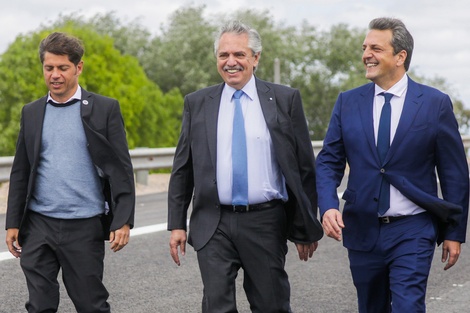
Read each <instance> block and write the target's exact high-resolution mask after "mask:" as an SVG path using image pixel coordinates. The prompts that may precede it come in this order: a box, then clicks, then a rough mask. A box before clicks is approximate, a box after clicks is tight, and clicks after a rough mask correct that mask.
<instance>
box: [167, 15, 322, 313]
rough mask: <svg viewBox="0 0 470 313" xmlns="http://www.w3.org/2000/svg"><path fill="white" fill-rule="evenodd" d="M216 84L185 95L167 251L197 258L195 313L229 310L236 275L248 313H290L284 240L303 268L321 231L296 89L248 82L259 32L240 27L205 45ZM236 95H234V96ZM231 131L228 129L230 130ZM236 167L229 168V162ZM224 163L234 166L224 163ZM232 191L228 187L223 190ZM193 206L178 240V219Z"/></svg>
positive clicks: (309, 150)
mask: <svg viewBox="0 0 470 313" xmlns="http://www.w3.org/2000/svg"><path fill="white" fill-rule="evenodd" d="M214 50H215V54H216V58H217V68H218V71H219V74H220V75H221V77H222V78H223V79H224V81H225V83H224V84H221V85H217V86H212V87H208V88H205V89H202V90H199V91H197V92H194V93H192V94H189V95H187V96H186V98H185V102H184V113H183V124H182V131H181V135H180V139H179V142H178V146H177V149H176V154H175V159H174V164H173V171H172V175H171V179H170V185H169V192H168V229H169V230H171V236H170V253H171V256H172V257H173V260H174V261H175V262H176V263H177V264H178V265H179V264H180V259H179V255H178V249H179V250H180V252H181V254H183V255H184V253H185V249H186V240H188V243H189V244H191V245H192V246H193V247H194V249H195V250H196V251H197V256H198V262H199V267H200V270H201V276H202V281H203V284H204V295H203V301H202V312H217V313H222V312H236V300H235V278H236V276H237V272H238V270H239V269H240V268H243V270H244V289H245V292H246V295H247V298H248V301H249V302H250V307H251V310H252V311H253V312H263V313H267V312H291V309H290V287H289V282H288V278H287V274H286V272H285V270H284V265H285V255H286V253H287V239H289V240H291V241H293V242H294V243H295V245H296V247H297V250H298V253H299V257H300V259H301V260H304V261H307V260H308V259H309V258H310V257H312V254H313V252H314V251H315V250H316V248H317V241H318V240H319V239H320V238H321V237H322V235H323V231H322V228H321V225H320V223H319V221H318V220H317V217H316V215H317V208H316V207H317V196H316V191H315V170H314V156H313V149H312V145H311V141H310V139H309V134H308V129H307V124H306V120H305V116H304V113H303V108H302V102H301V98H300V94H299V91H298V90H295V89H292V88H289V87H286V86H281V85H275V84H272V83H268V82H265V81H262V80H260V79H258V78H256V77H255V76H254V71H255V68H256V67H257V65H258V62H259V58H260V54H261V39H260V37H259V34H258V33H257V32H256V31H255V30H254V29H251V28H249V27H247V26H245V25H243V24H242V23H239V22H230V23H227V24H226V25H225V26H223V27H222V29H221V31H220V33H219V35H218V36H217V37H216V40H215V43H214ZM240 90H241V91H242V92H241V91H240ZM237 92H238V93H241V97H240V105H241V108H242V114H243V115H244V128H245V131H246V135H245V136H243V138H246V153H244V157H245V158H247V176H248V178H247V186H248V190H245V192H246V193H247V198H245V199H244V201H237V200H236V199H238V198H237V196H236V195H235V193H236V191H235V190H236V189H237V187H235V185H237V183H236V180H237V179H239V178H240V177H243V176H244V175H245V174H246V173H245V174H242V173H241V171H240V172H239V173H233V172H232V171H237V170H240V168H241V167H242V166H241V165H237V166H235V165H234V164H235V163H236V161H235V160H236V158H237V157H236V156H234V155H233V154H232V153H235V152H239V151H242V150H244V148H243V145H242V144H236V145H235V146H234V148H233V149H232V144H233V143H234V142H236V140H235V139H233V140H232V135H234V133H236V132H237V129H235V131H233V127H232V125H233V124H234V123H235V122H234V121H233V119H234V116H235V115H236V113H235V111H236V110H235V108H234V104H236V102H237V101H236V100H235V99H234V100H232V95H234V93H235V94H237ZM235 125H237V124H235ZM237 164H238V163H237ZM232 165H233V166H232ZM232 187H233V188H232ZM191 201H192V203H193V208H192V213H191V219H190V222H189V230H190V232H189V237H188V239H187V237H186V229H187V228H186V225H187V212H188V207H189V205H190V202H191Z"/></svg>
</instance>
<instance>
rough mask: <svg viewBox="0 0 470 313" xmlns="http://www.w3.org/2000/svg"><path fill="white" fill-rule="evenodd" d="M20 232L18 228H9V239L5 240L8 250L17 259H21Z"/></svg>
mask: <svg viewBox="0 0 470 313" xmlns="http://www.w3.org/2000/svg"><path fill="white" fill-rule="evenodd" d="M18 231H19V229H18V228H8V229H7V238H6V240H5V242H6V243H7V246H8V250H9V251H10V253H11V254H13V256H14V257H15V258H19V257H21V247H20V245H19V244H18Z"/></svg>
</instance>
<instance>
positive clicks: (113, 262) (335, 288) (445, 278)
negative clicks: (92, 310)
mask: <svg viewBox="0 0 470 313" xmlns="http://www.w3.org/2000/svg"><path fill="white" fill-rule="evenodd" d="M166 210H167V204H166V194H165V193H161V194H153V195H147V196H140V197H138V198H137V208H136V229H135V230H133V233H132V235H131V242H130V244H129V245H128V246H127V247H126V248H125V249H124V250H122V251H120V252H118V253H113V252H109V253H107V255H106V258H105V267H106V269H105V278H104V280H105V283H106V285H107V287H108V290H109V292H110V298H109V302H110V304H111V307H112V311H113V312H114V313H124V312H126V313H129V312H131V313H192V312H201V309H200V301H201V295H202V284H201V279H200V276H199V269H198V266H197V260H196V255H195V253H194V251H193V250H192V248H191V247H189V248H188V251H187V254H186V256H185V257H184V258H183V261H182V265H181V266H180V267H178V266H176V265H175V264H174V263H173V261H172V259H171V257H170V255H169V252H168V251H169V249H168V238H169V233H168V232H167V231H165V230H164V229H165V225H164V223H165V222H166ZM0 220H2V221H4V215H0ZM162 229H163V230H162ZM289 249H290V251H289V253H288V256H287V266H286V269H287V272H288V274H289V276H290V282H291V289H292V297H291V300H292V301H291V302H292V309H293V311H294V312H308V313H349V312H357V304H356V294H355V289H354V286H353V284H352V280H351V278H350V273H349V267H348V260H347V254H346V250H345V249H344V248H343V247H342V245H341V243H339V242H336V241H334V240H333V239H331V238H324V239H322V240H321V241H320V245H319V249H318V250H317V252H316V253H315V255H314V257H313V259H311V260H309V261H308V262H301V261H299V260H298V258H297V255H296V253H295V252H296V251H295V247H294V245H293V244H292V243H290V244H289ZM440 254H441V249H440V248H437V249H436V253H435V257H434V263H433V267H432V269H431V276H430V278H429V284H428V293H427V306H428V311H427V312H428V313H453V312H455V313H457V312H459V313H460V312H469V311H470V309H469V307H470V271H469V269H470V252H469V250H468V246H467V245H463V251H462V255H461V257H460V260H459V262H458V263H457V265H456V266H454V267H453V268H452V269H450V270H449V271H446V272H444V271H443V264H442V263H441V262H440ZM5 256H8V252H6V248H5V245H0V313H16V312H25V310H24V303H25V301H26V299H27V290H26V283H25V279H24V276H23V273H22V272H21V269H20V265H19V260H17V259H9V258H7V259H5ZM242 276H243V275H242V273H240V275H239V279H238V281H237V283H238V291H237V292H238V295H237V300H238V302H239V312H250V310H249V306H248V303H247V301H246V298H245V295H244V293H243V287H242V284H241V283H242V281H241V277H242ZM59 312H61V313H69V312H70V313H72V312H75V310H74V308H73V305H72V303H71V301H70V300H69V298H68V296H67V293H66V291H65V289H64V288H63V286H62V287H61V303H60V307H59ZM399 313H401V312H399Z"/></svg>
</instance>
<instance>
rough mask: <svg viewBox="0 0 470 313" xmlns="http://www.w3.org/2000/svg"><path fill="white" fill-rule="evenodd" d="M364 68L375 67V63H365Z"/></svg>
mask: <svg viewBox="0 0 470 313" xmlns="http://www.w3.org/2000/svg"><path fill="white" fill-rule="evenodd" d="M366 66H367V67H374V66H377V63H367V64H366Z"/></svg>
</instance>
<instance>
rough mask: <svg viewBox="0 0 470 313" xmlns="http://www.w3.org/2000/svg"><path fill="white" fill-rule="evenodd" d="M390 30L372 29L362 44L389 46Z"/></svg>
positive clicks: (390, 41)
mask: <svg viewBox="0 0 470 313" xmlns="http://www.w3.org/2000/svg"><path fill="white" fill-rule="evenodd" d="M391 43H392V31H391V30H390V29H386V30H378V29H372V30H370V31H369V32H368V33H367V35H366V38H365V39H364V45H366V46H372V45H380V46H391V45H392V44H391Z"/></svg>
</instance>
